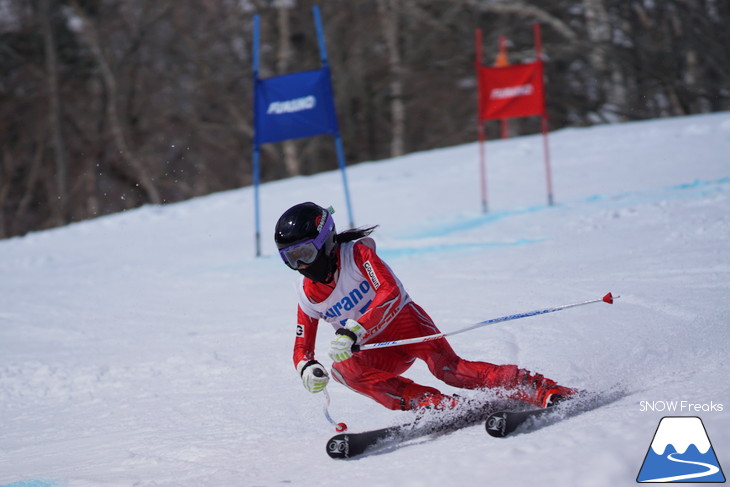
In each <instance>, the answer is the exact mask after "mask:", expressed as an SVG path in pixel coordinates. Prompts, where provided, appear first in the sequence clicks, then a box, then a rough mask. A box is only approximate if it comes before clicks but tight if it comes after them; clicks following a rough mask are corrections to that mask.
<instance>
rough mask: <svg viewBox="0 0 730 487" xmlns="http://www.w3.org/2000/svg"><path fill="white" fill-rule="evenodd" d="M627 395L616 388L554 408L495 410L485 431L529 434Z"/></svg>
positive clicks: (578, 396) (495, 434)
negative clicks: (518, 431)
mask: <svg viewBox="0 0 730 487" xmlns="http://www.w3.org/2000/svg"><path fill="white" fill-rule="evenodd" d="M625 395H626V393H625V391H624V390H623V388H622V387H621V386H619V385H617V386H614V387H612V388H610V389H608V390H607V391H605V392H598V393H596V392H586V391H584V392H580V393H578V394H576V395H575V396H572V397H570V398H568V399H565V400H563V401H561V402H560V403H558V404H556V405H555V406H550V407H547V408H542V409H528V410H510V409H505V410H502V411H494V412H492V413H491V414H489V415H488V416H487V419H486V421H485V422H484V428H485V429H486V430H487V433H488V434H489V435H490V436H493V437H495V438H504V437H505V436H509V435H510V434H512V433H514V432H515V431H516V430H517V429H520V430H525V431H532V430H535V429H538V428H542V427H545V426H549V425H551V424H554V423H557V422H558V421H562V420H564V419H568V418H571V417H573V416H577V415H579V414H582V413H585V412H588V411H591V410H593V409H596V408H598V407H601V406H605V405H606V404H610V403H612V402H614V401H617V400H619V399H621V398H622V397H624V396H625Z"/></svg>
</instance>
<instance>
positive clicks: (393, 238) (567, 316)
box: [0, 113, 730, 487]
mask: <svg viewBox="0 0 730 487" xmlns="http://www.w3.org/2000/svg"><path fill="white" fill-rule="evenodd" d="M550 142H551V151H552V158H553V168H554V184H555V201H556V204H555V205H554V206H552V207H548V206H546V204H545V202H546V197H545V183H544V173H543V166H542V145H541V141H540V138H539V137H538V136H530V137H521V138H515V139H512V140H507V141H494V142H489V144H488V149H487V154H488V157H489V160H488V165H489V191H490V210H491V212H490V213H489V214H487V215H483V214H482V213H481V212H480V204H479V190H478V183H477V180H478V171H477V169H478V165H477V147H476V145H475V144H468V145H464V146H459V147H452V148H446V149H439V150H433V151H429V152H424V153H418V154H411V155H408V156H404V157H401V158H398V159H394V160H388V161H381V162H372V163H366V164H361V165H358V166H355V167H352V168H351V169H350V170H349V172H348V176H349V179H350V184H351V192H352V195H353V202H354V213H355V219H356V223H357V224H359V225H366V224H379V225H380V227H379V229H378V230H377V231H376V233H375V234H374V237H375V238H376V240H377V241H378V245H379V249H380V253H381V254H382V255H383V257H384V258H385V259H386V260H387V261H388V262H389V263H390V265H391V267H392V268H393V269H394V270H395V272H396V273H397V274H398V275H399V276H400V277H401V279H402V280H403V282H404V283H405V285H406V287H407V288H408V290H409V292H410V293H411V295H412V297H413V298H414V300H415V301H416V302H418V303H419V304H421V305H422V306H423V307H424V308H425V309H426V310H427V311H428V312H429V313H430V314H431V315H432V317H433V318H434V319H435V320H436V321H437V323H439V325H440V327H441V329H442V330H444V331H449V330H455V329H458V328H461V327H463V326H465V325H468V324H470V323H473V322H477V321H481V320H485V319H488V318H493V317H498V316H503V315H506V314H512V313H518V312H524V311H530V310H533V309H538V308H542V307H548V306H555V305H560V304H566V303H571V302H577V301H583V300H587V299H594V298H597V297H601V296H602V295H603V294H605V293H606V292H608V291H612V292H613V293H614V294H620V295H621V296H622V297H621V299H619V300H617V302H616V304H614V305H612V306H609V305H606V304H603V303H598V304H595V305H590V306H584V307H580V308H574V309H570V310H566V311H563V312H560V313H554V314H550V315H544V316H538V317H532V318H526V319H523V320H517V321H510V322H506V323H501V324H498V325H494V326H491V327H487V328H483V329H479V330H475V331H471V332H469V333H466V334H463V335H458V336H455V337H453V338H452V339H451V344H452V345H453V347H454V348H455V349H456V351H457V353H459V354H460V355H462V356H463V357H464V358H468V359H472V360H488V361H492V362H495V363H517V364H519V365H521V366H523V367H526V368H529V369H531V370H534V371H539V372H541V373H543V374H545V375H547V376H548V377H551V378H553V379H556V380H558V381H559V382H561V383H564V384H566V385H571V386H574V387H579V388H585V389H594V390H600V389H605V388H609V387H611V386H613V385H615V384H620V385H622V386H623V387H624V388H625V390H626V395H625V396H624V397H623V398H621V399H619V400H618V401H616V402H613V403H611V404H609V405H607V406H604V407H602V408H600V409H597V410H594V411H592V412H589V413H585V414H583V415H580V416H577V417H574V418H572V419H570V420H567V421H563V422H560V423H557V424H554V425H552V426H549V427H546V428H543V429H541V430H538V431H534V432H532V433H529V434H522V435H518V436H514V437H511V438H506V439H503V440H497V439H493V438H490V437H488V436H487V435H486V434H485V432H484V431H483V429H482V427H473V428H469V429H466V430H462V431H459V432H456V433H453V434H450V435H446V436H442V437H439V438H429V439H426V440H423V441H418V442H417V443H416V444H412V445H408V446H405V447H403V448H400V449H397V450H394V451H390V452H388V453H385V454H379V455H372V456H369V457H366V458H363V459H361V460H357V461H349V462H336V461H333V460H331V459H329V457H327V455H326V454H325V451H324V445H325V441H326V440H327V438H328V437H329V436H331V435H332V434H333V428H332V427H331V426H330V425H329V423H327V422H326V420H325V418H324V415H323V414H322V398H321V397H320V396H317V395H311V394H309V393H308V392H306V391H305V390H304V388H303V387H302V386H301V383H300V381H299V378H298V377H297V375H296V373H295V371H294V369H293V364H292V363H291V346H292V342H293V338H294V324H295V321H294V319H295V307H296V304H295V300H296V297H295V292H294V287H293V286H294V282H295V280H296V274H295V273H293V272H291V271H290V270H288V269H287V268H286V267H285V266H284V265H283V264H282V263H281V262H280V260H279V258H278V256H276V253H275V247H274V245H273V242H272V239H271V236H272V235H273V226H274V223H275V221H276V219H277V218H278V216H279V215H280V214H281V212H283V211H284V210H285V209H286V208H288V207H289V206H291V205H293V204H295V203H298V202H301V201H306V200H313V201H316V202H318V203H320V204H322V205H329V204H332V205H334V206H335V208H336V209H337V210H338V212H337V214H336V215H335V217H336V220H337V222H338V228H340V229H344V228H345V227H346V225H347V211H346V207H345V204H344V201H343V191H342V187H341V183H340V175H339V173H338V172H335V171H333V172H330V173H326V174H321V175H317V176H312V177H298V178H293V179H289V180H285V181H279V182H274V183H270V184H266V185H265V186H264V187H263V188H262V191H261V195H262V203H261V204H262V211H263V214H262V221H263V225H264V228H263V242H264V253H265V254H266V255H265V256H264V257H262V258H258V259H257V258H255V257H254V239H253V223H252V221H253V209H252V205H253V202H252V194H251V189H250V188H244V189H241V190H236V191H231V192H226V193H220V194H215V195H211V196H207V197H203V198H199V199H196V200H193V201H189V202H185V203H180V204H175V205H169V206H164V207H152V206H148V207H143V208H141V209H138V210H134V211H128V212H126V213H124V214H118V215H113V216H108V217H104V218H99V219H97V220H93V221H86V222H82V223H77V224H73V225H70V226H68V227H65V228H60V229H56V230H51V231H45V232H39V233H34V234H30V235H28V236H25V237H23V238H13V239H10V240H5V241H0V486H3V487H7V486H13V487H20V486H22V487H51V486H54V487H55V486H133V485H134V486H281V485H294V486H299V485H301V486H343V485H346V486H352V487H356V486H365V485H368V486H369V485H378V486H391V485H392V486H398V487H409V486H444V485H510V486H531V485H536V486H537V485H561V486H573V485H575V486H611V487H615V486H624V485H625V486H631V485H635V479H636V475H637V473H638V471H639V468H640V467H641V464H642V461H643V459H644V456H645V455H646V452H647V449H648V447H649V444H650V442H651V440H652V437H653V435H654V432H655V430H656V427H657V425H658V423H659V420H660V418H661V417H663V416H667V415H688V416H700V417H701V418H702V421H703V423H704V425H705V427H706V428H707V432H708V434H709V437H710V439H711V441H712V444H713V447H714V450H715V452H716V453H717V455H718V459H719V461H720V464H721V465H724V466H725V468H728V466H730V411H729V410H730V385H729V383H730V381H728V373H729V372H730V370H729V367H728V358H727V357H728V353H727V348H728V343H729V342H730V331H729V330H730V328H729V327H728V321H729V320H728V317H729V316H730V299H729V298H730V239H729V237H730V113H719V114H712V115H705V116H693V117H686V118H675V119H664V120H659V121H649V122H641V123H629V124H622V125H611V126H600V127H593V128H583V129H567V130H561V131H557V132H555V133H553V134H552V135H551V139H550ZM331 334H332V331H331V328H329V326H328V325H324V326H320V334H319V335H320V336H319V340H318V354H319V358H320V359H321V360H322V361H323V362H325V363H329V360H328V359H327V356H326V349H327V344H328V341H329V337H330V336H331ZM407 375H408V376H409V377H411V378H413V379H415V380H418V381H420V382H422V383H425V384H428V385H433V386H436V387H440V388H441V389H442V390H444V391H445V392H454V390H453V389H451V388H449V387H448V386H444V385H442V384H441V383H439V382H438V381H436V380H435V379H434V378H433V377H431V376H430V375H429V374H428V372H427V370H426V369H425V367H424V366H423V365H422V364H420V363H419V364H416V365H415V366H414V367H413V368H412V369H411V371H409V373H408V374H407ZM329 389H330V393H331V395H332V405H331V409H330V411H331V414H332V415H333V416H334V417H335V419H336V420H337V421H345V422H347V423H348V424H349V426H350V429H351V430H353V431H355V430H360V429H365V428H371V427H380V426H384V425H387V424H392V423H397V422H401V421H403V420H404V419H406V417H408V415H409V413H406V412H393V411H389V410H386V409H384V408H382V407H381V406H379V405H377V404H375V403H374V402H372V401H370V400H368V399H366V398H363V397H361V396H359V395H357V394H355V393H353V392H351V391H349V390H346V389H345V388H344V387H342V386H340V385H339V384H333V385H331V386H330V388H329ZM665 401H666V402H665ZM669 401H676V403H674V404H679V406H677V407H678V409H677V410H676V411H673V412H672V411H666V410H665V411H659V410H656V408H660V409H661V408H662V407H663V405H666V404H672V403H670V402H669ZM680 401H685V402H684V403H682V402H680ZM686 404H693V405H698V406H696V407H694V409H691V408H690V407H683V406H685V405H686ZM718 404H721V405H722V406H723V410H722V411H718V410H717V409H718V408H717V405H718ZM649 405H653V406H654V407H655V410H653V411H652V410H651V408H649V407H648V406H649ZM698 408H699V409H698ZM703 408H704V409H708V410H707V411H703ZM647 409H648V410H647ZM697 409H698V410H697ZM709 409H714V410H709ZM728 473H730V472H727V471H726V472H725V475H727V474H728Z"/></svg>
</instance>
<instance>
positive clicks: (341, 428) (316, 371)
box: [314, 369, 347, 433]
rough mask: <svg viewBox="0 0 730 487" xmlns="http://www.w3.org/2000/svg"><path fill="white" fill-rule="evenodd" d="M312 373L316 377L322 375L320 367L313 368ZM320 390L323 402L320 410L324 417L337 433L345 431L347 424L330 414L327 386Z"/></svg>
mask: <svg viewBox="0 0 730 487" xmlns="http://www.w3.org/2000/svg"><path fill="white" fill-rule="evenodd" d="M314 375H315V376H316V377H322V376H323V375H324V373H323V372H322V371H321V370H320V369H314ZM322 392H324V404H323V405H322V410H323V411H324V417H325V418H327V421H329V422H330V423H331V424H332V425H333V426H334V427H335V430H336V431H337V432H338V433H342V432H343V431H347V425H346V424H345V423H338V422H337V421H335V420H334V419H332V416H330V411H329V407H330V402H331V399H330V393H329V392H328V391H327V388H326V387H325V388H324V389H322Z"/></svg>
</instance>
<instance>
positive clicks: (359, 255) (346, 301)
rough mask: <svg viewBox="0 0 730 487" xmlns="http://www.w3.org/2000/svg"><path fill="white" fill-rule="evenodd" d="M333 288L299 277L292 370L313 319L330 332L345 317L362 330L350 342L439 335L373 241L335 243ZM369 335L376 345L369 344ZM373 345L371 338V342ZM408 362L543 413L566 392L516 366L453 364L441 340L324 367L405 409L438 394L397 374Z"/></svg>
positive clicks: (305, 349) (311, 340) (309, 345)
mask: <svg viewBox="0 0 730 487" xmlns="http://www.w3.org/2000/svg"><path fill="white" fill-rule="evenodd" d="M337 252H338V264H337V267H338V270H337V272H336V274H335V280H334V282H333V283H331V284H329V285H327V284H321V283H317V282H315V281H312V280H310V279H307V278H302V280H301V282H300V283H299V286H298V294H299V307H298V316H297V334H296V339H295V343H294V366H295V367H296V366H297V365H298V364H299V363H300V362H302V361H309V360H314V346H315V339H316V335H317V326H318V323H319V320H320V319H323V320H325V321H327V322H328V323H330V324H332V326H333V327H334V328H335V329H337V328H340V327H342V326H344V324H345V322H346V321H347V319H353V320H356V321H357V322H359V323H360V324H361V326H362V327H363V328H365V330H366V331H365V333H364V335H363V336H362V337H361V339H360V340H359V341H358V344H360V345H362V344H366V343H368V342H373V343H375V342H381V341H391V340H400V339H405V338H413V337H419V336H426V335H433V334H436V333H439V329H438V328H437V327H436V325H435V324H434V322H433V320H432V319H431V318H430V317H429V316H428V314H426V312H425V311H424V310H423V309H422V308H421V307H420V306H418V305H417V304H416V303H414V302H413V301H412V300H411V298H410V297H409V295H408V293H406V291H405V290H404V288H403V285H402V284H401V282H400V280H399V279H398V278H397V277H396V276H395V274H394V273H393V272H392V270H391V269H390V267H388V265H387V264H386V263H385V262H383V261H382V260H381V259H380V257H378V255H377V253H376V251H375V242H374V241H373V240H372V239H370V238H363V239H360V240H358V241H356V242H346V243H342V244H339V248H338V249H337ZM376 337H377V339H375V338H376ZM374 339H375V340H374ZM416 359H421V360H423V361H424V362H425V363H426V364H427V365H428V369H429V370H430V371H431V373H432V374H433V375H434V376H435V377H436V378H438V379H439V380H441V381H443V382H445V383H446V384H448V385H450V386H454V387H458V388H465V389H483V388H501V389H503V390H504V391H508V393H507V395H508V396H509V397H513V398H516V399H521V400H525V401H528V402H531V403H533V404H535V405H537V406H540V407H544V406H545V405H546V402H547V401H548V399H549V394H551V393H556V392H557V393H561V395H566V394H570V393H572V392H573V391H572V390H570V389H567V388H563V387H561V386H558V385H557V384H556V383H555V382H554V381H552V380H550V379H546V378H544V377H542V376H541V375H539V374H531V373H530V372H529V371H527V370H525V369H520V368H519V367H517V366H516V365H494V364H491V363H486V362H473V361H468V360H464V359H462V358H460V357H459V356H458V355H456V353H455V352H454V350H453V349H452V348H451V345H449V343H448V341H447V340H446V339H445V338H441V339H438V340H432V341H426V342H423V343H416V344H410V345H403V346H396V347H387V348H379V349H372V350H367V351H363V352H358V353H355V354H353V356H352V357H351V358H349V359H347V360H344V361H342V362H337V363H335V364H334V365H333V367H332V376H333V377H334V378H335V380H337V381H338V382H340V383H342V384H344V385H345V386H347V387H349V388H350V389H352V390H354V391H356V392H359V393H360V394H363V395H365V396H367V397H370V398H372V399H373V400H375V401H377V402H379V403H380V404H382V405H383V406H385V407H387V408H389V409H405V410H407V409H413V408H415V407H418V401H419V398H422V397H424V396H428V395H437V396H441V394H440V392H439V391H438V389H435V388H433V387H428V386H423V385H420V384H416V383H414V382H413V381H412V380H410V379H408V378H405V377H403V376H402V374H403V373H404V372H406V371H407V370H408V369H409V368H410V367H411V365H413V363H414V362H415V360H416Z"/></svg>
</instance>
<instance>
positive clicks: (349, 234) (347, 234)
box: [335, 225, 378, 243]
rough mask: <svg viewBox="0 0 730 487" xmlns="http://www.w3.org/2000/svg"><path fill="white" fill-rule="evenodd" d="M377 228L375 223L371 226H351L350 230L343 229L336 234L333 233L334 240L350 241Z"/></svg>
mask: <svg viewBox="0 0 730 487" xmlns="http://www.w3.org/2000/svg"><path fill="white" fill-rule="evenodd" d="M376 228H378V226H377V225H374V226H372V227H360V228H351V229H350V230H345V231H344V232H340V233H338V234H337V235H335V242H337V243H344V242H352V241H353V240H358V239H361V238H363V237H367V236H368V235H370V234H371V233H373V231H374V230H375V229H376Z"/></svg>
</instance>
